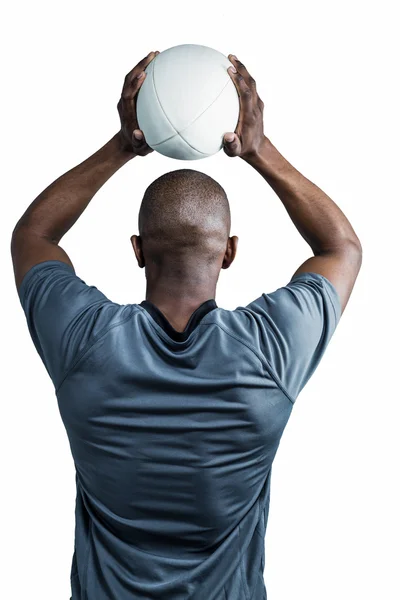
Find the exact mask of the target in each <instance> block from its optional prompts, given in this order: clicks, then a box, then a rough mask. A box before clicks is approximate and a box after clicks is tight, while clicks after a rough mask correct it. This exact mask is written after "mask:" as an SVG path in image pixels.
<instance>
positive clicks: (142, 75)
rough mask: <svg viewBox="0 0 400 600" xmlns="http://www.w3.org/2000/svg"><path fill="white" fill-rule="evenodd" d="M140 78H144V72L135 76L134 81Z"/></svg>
mask: <svg viewBox="0 0 400 600" xmlns="http://www.w3.org/2000/svg"><path fill="white" fill-rule="evenodd" d="M142 77H144V71H142V72H141V73H139V75H138V76H137V78H136V79H141V78H142Z"/></svg>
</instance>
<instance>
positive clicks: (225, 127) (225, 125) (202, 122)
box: [180, 80, 240, 156]
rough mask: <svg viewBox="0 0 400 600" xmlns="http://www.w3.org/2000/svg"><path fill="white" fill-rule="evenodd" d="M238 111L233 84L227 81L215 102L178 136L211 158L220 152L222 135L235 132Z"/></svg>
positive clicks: (238, 104) (238, 106) (237, 99)
mask: <svg viewBox="0 0 400 600" xmlns="http://www.w3.org/2000/svg"><path fill="white" fill-rule="evenodd" d="M239 111H240V103H239V96H238V93H237V91H236V88H235V85H234V83H233V82H232V81H231V80H229V81H228V83H227V85H226V86H225V88H224V89H223V91H222V93H221V94H220V95H219V96H218V98H217V99H216V100H215V102H213V103H212V104H211V105H210V106H209V107H208V108H207V110H206V111H205V112H203V114H202V115H201V116H200V117H199V118H198V119H196V120H195V121H194V123H191V125H189V127H187V128H186V129H184V130H183V131H181V132H180V134H181V136H182V137H183V139H184V140H186V141H187V142H188V144H190V146H193V147H194V148H196V150H198V151H199V152H203V153H204V154H206V155H208V156H211V155H212V154H216V153H217V152H219V151H220V150H221V148H222V144H223V137H224V134H225V133H227V132H228V131H235V129H236V126H237V123H238V120H239Z"/></svg>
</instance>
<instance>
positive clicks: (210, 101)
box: [136, 44, 240, 160]
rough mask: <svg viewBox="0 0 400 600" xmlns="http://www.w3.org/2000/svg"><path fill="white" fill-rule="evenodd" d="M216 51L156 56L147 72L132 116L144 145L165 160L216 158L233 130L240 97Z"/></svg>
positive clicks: (185, 47) (179, 50) (185, 49)
mask: <svg viewBox="0 0 400 600" xmlns="http://www.w3.org/2000/svg"><path fill="white" fill-rule="evenodd" d="M231 64H232V63H231V62H230V61H229V59H228V58H227V57H226V56H224V55H223V54H222V53H221V52H218V51H217V50H214V49H213V48H208V47H207V46H199V45H196V44H182V45H180V46H174V47H172V48H168V50H164V51H163V52H161V53H160V54H158V55H157V56H156V57H155V58H154V59H153V60H152V61H151V63H150V64H149V65H148V66H147V68H146V70H145V71H146V79H145V80H144V82H143V83H142V86H141V88H140V90H139V93H138V96H137V103H136V113H137V119H138V124H139V128H140V129H141V130H142V131H143V133H144V136H145V138H146V142H147V143H148V145H149V146H150V147H151V148H153V149H154V150H157V152H160V154H164V155H165V156H169V157H170V158H177V159H180V160H197V159H200V158H206V157H207V156H211V155H213V154H216V153H217V152H218V151H219V150H221V148H222V144H223V136H224V134H225V133H226V132H228V131H232V132H233V131H235V129H236V125H237V122H238V120H239V109H240V103H239V96H238V93H237V91H236V88H235V85H234V83H233V81H232V80H231V78H230V76H229V73H228V72H227V68H228V67H229V66H230V65H231Z"/></svg>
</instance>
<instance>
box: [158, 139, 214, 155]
mask: <svg viewBox="0 0 400 600" xmlns="http://www.w3.org/2000/svg"><path fill="white" fill-rule="evenodd" d="M154 150H157V152H160V154H163V155H164V156H169V157H170V158H178V159H179V160H198V159H199V158H207V155H205V154H202V153H201V152H197V150H195V149H194V148H192V147H191V146H189V145H188V144H187V142H185V140H183V139H182V138H181V136H180V135H179V134H176V135H175V136H174V137H172V138H170V139H169V140H166V141H165V142H162V143H161V144H157V146H155V148H154Z"/></svg>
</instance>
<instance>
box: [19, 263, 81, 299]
mask: <svg viewBox="0 0 400 600" xmlns="http://www.w3.org/2000/svg"><path fill="white" fill-rule="evenodd" d="M50 265H54V266H56V265H58V266H59V267H60V268H67V269H68V270H70V271H72V272H73V273H75V270H74V269H73V267H71V265H69V264H67V263H66V262H63V261H61V260H44V261H42V262H40V263H36V264H35V265H33V266H32V267H31V268H30V269H28V271H27V272H26V273H25V275H24V277H23V278H22V281H21V284H20V286H19V288H18V296H19V299H20V302H21V304H22V306H23V304H24V300H25V293H26V289H27V287H28V284H29V283H30V282H31V281H32V280H33V279H34V278H35V277H40V270H41V269H42V268H45V266H50Z"/></svg>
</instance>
